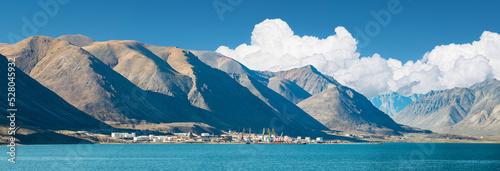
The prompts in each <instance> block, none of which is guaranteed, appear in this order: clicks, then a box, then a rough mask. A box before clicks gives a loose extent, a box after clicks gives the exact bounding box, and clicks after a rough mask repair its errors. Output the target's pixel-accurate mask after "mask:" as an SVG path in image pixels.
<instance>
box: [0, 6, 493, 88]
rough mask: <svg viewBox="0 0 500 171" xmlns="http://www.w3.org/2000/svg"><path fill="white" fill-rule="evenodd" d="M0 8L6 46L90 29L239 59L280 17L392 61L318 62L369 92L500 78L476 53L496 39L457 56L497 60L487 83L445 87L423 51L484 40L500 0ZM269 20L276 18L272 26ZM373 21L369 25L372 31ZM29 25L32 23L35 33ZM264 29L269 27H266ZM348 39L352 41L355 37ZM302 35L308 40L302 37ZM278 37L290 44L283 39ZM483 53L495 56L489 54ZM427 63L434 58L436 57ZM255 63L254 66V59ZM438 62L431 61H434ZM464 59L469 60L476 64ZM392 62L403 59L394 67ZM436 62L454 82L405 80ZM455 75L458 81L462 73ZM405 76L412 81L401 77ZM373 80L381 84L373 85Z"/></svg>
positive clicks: (103, 36)
mask: <svg viewBox="0 0 500 171" xmlns="http://www.w3.org/2000/svg"><path fill="white" fill-rule="evenodd" d="M0 4H1V6H2V7H3V8H2V10H1V11H0V25H1V26H2V27H0V42H4V43H16V42H17V41H19V40H20V39H21V38H25V37H29V36H32V35H46V36H51V37H58V36H61V35H65V34H83V35H86V36H88V37H90V38H93V39H95V40H97V41H106V40H138V41H141V42H144V43H148V44H154V45H162V46H177V47H180V48H184V49H191V50H210V51H216V50H217V51H218V52H221V53H223V54H225V55H228V54H235V55H237V56H239V57H233V58H235V59H237V60H238V58H241V59H240V60H242V61H243V58H247V56H248V54H247V56H244V55H245V54H246V53H248V52H246V51H242V50H240V51H238V50H235V48H236V47H238V46H240V45H242V44H246V45H249V46H250V47H252V48H260V47H259V46H258V45H252V43H253V40H252V38H253V37H259V35H255V34H253V32H255V31H256V26H257V25H259V24H262V26H266V25H273V24H276V23H281V21H283V22H284V23H285V25H286V27H282V28H284V29H285V30H287V29H288V28H289V29H290V30H291V31H292V34H291V35H293V36H298V37H300V38H304V37H307V38H309V37H312V38H317V39H318V41H319V40H326V39H327V38H328V37H331V36H335V35H337V34H339V32H340V33H344V31H343V30H345V31H347V32H348V34H349V35H347V34H345V35H344V37H347V38H348V39H349V40H343V41H341V40H339V41H337V40H333V38H332V41H331V42H329V43H333V44H332V45H333V46H336V47H335V48H330V49H323V51H324V52H325V54H322V53H323V51H322V50H319V51H321V52H320V53H319V54H320V55H324V56H326V58H329V57H328V55H332V53H330V52H327V51H328V50H330V51H331V50H332V49H334V50H335V49H336V50H337V52H338V51H339V50H341V51H342V53H343V54H340V56H342V55H344V58H345V59H351V58H352V59H353V60H354V59H355V60H357V61H356V62H345V61H343V62H342V65H352V66H360V67H362V66H363V64H362V63H363V62H369V63H373V62H374V61H371V60H378V62H379V63H380V64H381V65H389V67H388V68H390V69H389V70H390V71H391V73H382V72H380V74H379V75H377V76H373V75H370V74H367V73H365V74H361V75H359V74H358V75H356V74H354V75H353V74H350V73H351V72H357V71H356V70H359V69H356V68H354V69H353V68H352V67H351V66H340V67H338V66H337V65H339V64H338V63H336V64H332V65H335V66H337V69H332V68H335V67H332V65H327V66H322V67H321V66H320V67H319V68H321V69H320V71H322V72H325V73H327V74H329V75H332V76H337V77H339V78H337V79H339V81H340V82H341V83H343V84H346V85H348V86H351V87H354V88H355V89H356V90H358V91H361V92H362V93H363V94H365V95H367V96H372V95H374V94H378V93H381V92H384V91H387V90H390V91H400V92H407V91H410V92H413V93H425V92H427V91H429V90H434V89H444V88H449V87H453V86H468V85H470V84H473V83H475V82H477V81H478V80H481V79H484V78H493V77H498V75H500V74H498V75H495V74H496V70H498V69H497V68H496V67H497V65H496V63H494V62H491V61H495V59H496V58H497V57H498V56H495V55H490V56H487V55H484V54H483V53H479V52H478V53H472V52H476V51H478V50H477V48H478V47H479V46H481V47H483V46H485V47H488V46H494V47H493V48H494V49H495V48H496V46H495V45H496V44H493V45H491V43H490V44H487V43H486V44H485V43H482V44H481V43H479V44H480V45H478V46H477V47H476V46H474V47H472V48H469V49H471V50H470V51H471V53H468V54H467V55H463V54H458V55H459V56H460V55H462V56H465V57H464V60H473V59H474V60H476V61H472V63H474V62H479V63H481V62H483V63H484V62H485V61H481V59H479V58H478V59H476V56H478V55H482V56H484V57H485V58H484V60H488V61H486V62H487V63H488V62H490V63H489V66H490V67H491V69H490V70H491V71H484V73H482V74H484V75H483V76H482V77H481V78H480V79H473V78H471V79H469V80H465V81H464V80H458V81H456V80H455V82H453V81H452V82H453V83H450V84H447V82H445V81H447V79H448V78H445V77H446V76H445V75H446V73H448V72H451V71H452V69H451V68H450V67H448V68H447V67H446V66H441V65H445V64H441V63H439V62H436V61H440V60H439V59H440V58H441V57H433V56H432V55H431V56H427V57H425V56H426V53H428V52H429V53H430V52H431V51H434V50H436V49H437V47H438V46H440V45H445V46H447V45H451V44H458V45H466V44H471V43H473V42H474V41H480V38H481V37H482V36H483V35H485V34H484V33H485V31H489V32H492V33H499V32H500V22H498V21H500V12H498V7H500V1H494V0H485V1H463V0H458V1H432V0H422V1H416V0H413V1H412V0H387V1H368V0H365V1H357V0H353V1H329V0H324V1H313V0H311V1H289V0H287V1H285V0H281V1H264V0H252V1H250V0H168V1H147V3H145V2H144V1H131V0H125V1H119V2H117V1H93V0H91V1H75V0H60V1H57V0H40V1H30V2H27V1H3V2H0ZM40 4H42V5H40ZM44 4H45V5H44ZM47 4H48V8H46V7H47ZM54 4H55V6H54ZM47 9H48V10H47ZM382 14H388V15H382ZM387 16H389V17H387ZM389 18H390V19H389ZM266 19H271V20H266ZM273 19H274V20H273ZM37 20H38V21H37ZM266 21H271V22H267V23H266ZM26 25H31V26H32V27H29V26H28V27H27V26H26ZM278 25H279V24H278ZM339 26H340V27H339ZM367 27H368V28H369V29H368V30H367ZM26 28H35V29H34V30H30V29H26ZM261 31H264V32H265V31H266V30H265V29H264V30H261ZM275 31H276V30H275ZM272 33H277V32H272ZM279 33H281V32H279ZM273 35H274V34H273ZM273 35H271V36H273ZM363 35H365V36H363ZM266 36H267V37H269V34H264V33H262V34H260V37H266ZM495 36H496V35H494V34H493V36H486V37H493V38H489V39H488V40H490V39H495ZM351 37H352V38H354V40H350V39H351ZM485 39H487V38H485ZM367 40H368V41H367ZM495 40H496V39H495ZM300 41H305V40H302V39H301V40H300ZM314 41H316V40H314ZM318 41H316V42H318ZM352 41H354V42H355V45H354V46H352V45H350V44H349V43H352ZM306 42H307V41H306ZM319 42H321V41H319ZM323 42H327V41H323ZM335 42H337V44H335ZM339 42H340V43H339ZM483 42H484V41H483ZM274 43H276V42H274ZM278 43H283V42H282V41H280V42H278ZM302 43H304V42H302ZM346 43H347V44H346ZM356 43H357V44H356ZM306 44H307V43H306ZM309 44H310V42H309ZM320 44H321V43H320ZM483 44H484V45H483ZM303 45H304V44H301V43H298V44H296V46H298V47H304V46H303ZM221 47H222V49H221ZM291 47H292V46H291ZM346 48H347V49H346ZM353 48H354V49H353ZM453 48H454V47H448V48H446V47H444V48H440V49H439V48H438V49H437V50H436V51H435V53H433V54H439V55H435V56H447V55H448V56H450V57H449V59H453V60H452V61H456V60H458V59H459V56H457V54H452V51H453V50H452V49H453ZM450 49H451V50H450ZM459 49H460V48H459ZM479 49H481V48H479ZM438 52H439V53H438ZM444 52H449V53H445V54H444V55H443V54H442V53H444ZM307 53H313V54H314V53H316V51H314V50H313V51H310V52H309V51H308V52H307ZM307 53H305V54H303V53H302V52H300V53H298V54H291V55H292V56H293V57H294V59H295V58H300V59H306V58H307V60H308V61H309V62H297V63H296V64H293V65H291V64H282V63H277V64H276V65H275V66H270V67H268V68H260V67H259V64H258V62H260V63H262V61H257V63H245V62H243V63H244V64H245V65H247V66H249V67H250V68H252V69H264V70H273V69H274V70H276V69H278V70H279V69H286V68H287V67H289V66H297V65H298V66H301V65H305V64H314V63H320V62H321V60H314V59H316V58H323V57H318V56H315V57H311V55H307ZM484 53H488V54H490V53H492V52H484ZM270 54H277V55H281V56H275V57H276V58H273V59H282V58H281V57H282V55H284V54H279V53H277V52H276V53H275V52H271V53H270ZM450 54H451V55H450ZM268 55H269V54H268ZM294 55H295V56H294ZM297 55H298V56H297ZM301 55H302V56H301ZM304 55H305V56H304ZM454 55H455V56H454ZM250 56H252V55H250ZM254 56H255V54H254ZM337 56H339V54H337ZM230 57H232V56H230ZM363 57H366V58H363ZM378 58H380V59H378ZM491 58H493V60H492V59H491ZM254 59H258V58H254ZM283 59H284V58H283ZM390 59H392V60H390ZM424 59H425V60H424ZM427 59H431V60H430V62H431V63H429V61H427ZM432 59H435V60H432ZM447 59H448V58H447ZM240 60H239V61H240ZM248 61H252V60H248ZM253 61H254V62H255V60H253ZM329 61H330V62H336V61H338V60H337V59H333V58H332V59H331V60H329ZM408 61H410V62H412V63H418V61H421V62H422V63H423V64H421V65H418V66H417V64H415V65H411V66H407V68H404V67H400V70H401V71H400V70H398V69H395V68H397V67H396V65H397V63H398V62H400V63H402V65H404V64H406V63H408ZM433 61H434V63H432V62H433ZM444 61H446V60H444ZM240 62H241V61H240ZM462 62H463V61H462ZM466 62H469V63H471V61H466ZM375 63H376V62H375ZM391 63H392V64H394V63H396V64H395V65H392V64H391ZM458 63H459V62H457V65H458ZM492 63H493V64H492ZM271 64H272V63H271ZM453 64H455V62H453ZM273 67H274V68H273ZM375 67H376V68H375V69H379V70H380V69H384V67H379V66H378V65H375ZM391 67H392V68H391ZM433 67H437V68H438V69H437V70H439V71H436V72H434V73H423V74H437V75H436V76H435V77H436V78H435V79H438V80H439V81H440V82H443V83H442V84H447V85H440V86H434V87H433V86H430V85H427V86H426V87H425V88H415V86H416V87H418V85H417V84H420V83H422V82H425V81H423V80H421V79H417V78H405V77H406V76H408V77H410V76H409V75H411V74H403V75H402V76H401V73H405V72H406V71H408V72H410V71H411V73H415V72H416V71H421V70H424V71H426V72H430V71H431V70H436V69H433ZM408 68H411V69H408ZM462 68H463V67H462ZM469 69H474V68H469ZM402 70H404V71H405V72H403V71H402ZM413 71H415V72H413ZM360 72H361V71H360ZM363 72H364V71H363ZM488 72H490V73H488ZM398 74H399V75H398ZM421 74H422V73H421ZM474 74H477V73H474ZM380 75H384V76H385V77H390V79H392V80H393V81H394V83H389V82H390V81H387V80H384V81H385V82H386V83H374V82H367V81H359V80H357V79H365V80H366V79H370V78H371V79H375V78H377V79H386V78H385V77H381V76H380ZM450 77H452V78H454V77H456V76H450ZM471 77H474V76H471ZM402 79H407V80H406V81H401V80H402ZM449 79H451V78H449ZM432 81H435V80H428V82H432ZM379 82H380V81H379ZM457 82H465V83H457ZM372 84H375V85H378V84H380V85H379V86H372ZM382 84H385V85H382ZM389 84H392V85H389ZM428 84H430V83H428ZM408 86H410V87H409V88H410V89H411V90H404V87H408ZM369 87H376V88H369ZM368 89H370V90H368Z"/></svg>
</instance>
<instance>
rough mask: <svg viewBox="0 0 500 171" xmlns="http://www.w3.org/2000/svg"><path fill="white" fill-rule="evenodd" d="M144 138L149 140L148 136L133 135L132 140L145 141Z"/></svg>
mask: <svg viewBox="0 0 500 171" xmlns="http://www.w3.org/2000/svg"><path fill="white" fill-rule="evenodd" d="M146 140H149V136H138V137H134V141H146Z"/></svg>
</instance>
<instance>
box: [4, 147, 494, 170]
mask: <svg viewBox="0 0 500 171" xmlns="http://www.w3.org/2000/svg"><path fill="white" fill-rule="evenodd" d="M7 150H8V149H7V147H6V146H2V147H0V151H4V152H2V155H4V156H3V157H2V161H0V170H3V171H10V170H499V169H500V144H418V143H417V144H414V143H388V144H383V145H360V144H350V145H346V144H338V145H334V144H317V145H316V144H308V145H246V144H241V145H234V144H123V145H122V144H102V145H94V144H81V145H29V146H17V150H16V151H17V154H16V155H17V156H16V157H17V161H16V164H11V163H9V162H7V158H8V156H7V154H6V152H7Z"/></svg>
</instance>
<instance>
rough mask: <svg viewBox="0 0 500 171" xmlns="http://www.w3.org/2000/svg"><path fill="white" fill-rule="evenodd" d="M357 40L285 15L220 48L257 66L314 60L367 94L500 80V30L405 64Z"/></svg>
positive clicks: (302, 63)
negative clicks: (319, 33)
mask: <svg viewBox="0 0 500 171" xmlns="http://www.w3.org/2000/svg"><path fill="white" fill-rule="evenodd" d="M356 44H357V41H356V39H354V38H353V37H352V35H351V34H350V33H349V32H348V31H347V30H346V29H345V28H344V27H340V26H339V27H337V28H335V35H332V36H329V37H327V38H325V39H318V38H317V37H313V36H303V37H300V36H297V35H294V33H293V31H292V29H291V28H290V27H289V26H288V24H287V23H286V22H284V21H282V20H281V19H272V20H269V19H267V20H265V21H263V22H262V23H259V24H257V25H255V28H254V30H253V32H252V37H251V43H250V45H247V44H242V45H239V46H238V47H236V48H235V49H234V50H233V49H230V48H228V47H226V46H220V47H219V48H218V49H217V52H219V53H221V54H223V55H226V56H228V57H232V58H234V59H236V60H238V61H240V62H241V63H243V64H244V65H246V66H247V67H249V68H251V69H255V70H270V71H279V70H288V69H292V68H297V67H302V66H305V65H309V64H311V65H313V66H315V67H316V68H317V69H318V70H319V71H321V72H322V73H324V74H327V75H330V76H333V77H335V79H337V80H338V81H339V82H340V83H342V84H344V85H346V86H349V87H352V88H354V89H355V90H357V91H359V92H361V93H363V94H364V95H366V96H367V97H370V96H373V95H376V94H379V93H382V92H384V91H388V90H389V91H398V92H400V93H403V94H408V93H426V92H428V91H430V90H442V89H448V88H453V87H467V86H470V85H472V84H474V83H477V82H480V81H483V80H484V79H487V78H493V77H494V78H497V79H500V35H499V34H497V33H493V32H488V31H485V32H484V33H483V34H482V36H481V37H480V40H479V41H474V42H473V43H472V44H459V45H457V44H450V45H441V46H436V47H435V48H434V49H433V50H432V51H430V52H427V53H426V54H425V55H424V56H423V58H422V60H418V61H415V62H413V61H408V62H406V63H405V64H403V63H402V62H401V61H399V60H396V59H384V58H382V57H381V56H380V55H378V54H374V55H372V56H369V57H360V55H359V53H358V52H356V50H357V46H356Z"/></svg>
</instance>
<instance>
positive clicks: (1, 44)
mask: <svg viewBox="0 0 500 171" xmlns="http://www.w3.org/2000/svg"><path fill="white" fill-rule="evenodd" d="M8 45H9V44H7V43H0V47H3V46H8Z"/></svg>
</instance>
